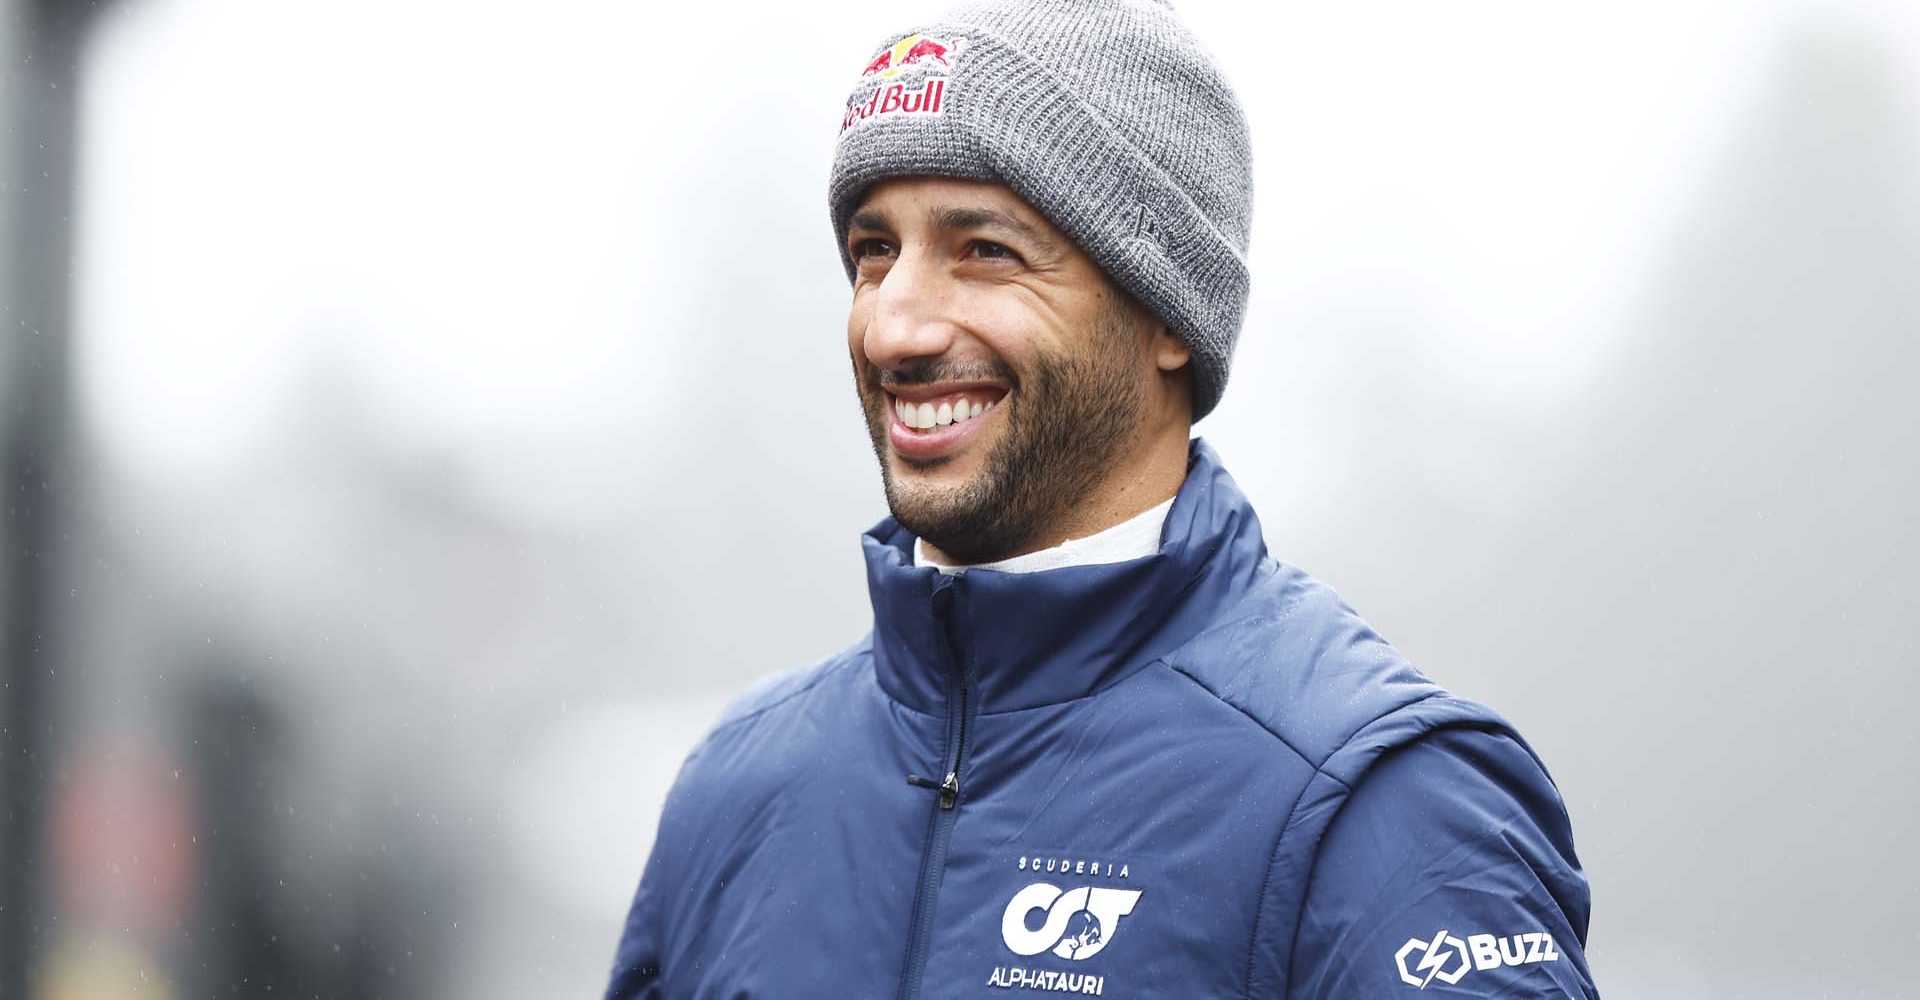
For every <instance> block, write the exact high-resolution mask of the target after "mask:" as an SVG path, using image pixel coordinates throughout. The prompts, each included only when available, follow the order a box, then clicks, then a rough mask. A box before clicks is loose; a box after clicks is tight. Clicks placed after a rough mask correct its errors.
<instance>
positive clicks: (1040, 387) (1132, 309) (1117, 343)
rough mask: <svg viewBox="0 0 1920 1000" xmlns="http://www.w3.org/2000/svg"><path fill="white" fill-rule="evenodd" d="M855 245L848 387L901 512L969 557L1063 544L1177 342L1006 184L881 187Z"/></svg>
mask: <svg viewBox="0 0 1920 1000" xmlns="http://www.w3.org/2000/svg"><path fill="white" fill-rule="evenodd" d="M847 252H848V254H849V256H850V257H851V258H852V259H853V260H854V262H855V263H856V265H857V269H858V274H857V276H856V279H855V281H854V289H853V305H852V309H851V311H850V313H849V315H848V318H847V340H848V347H849V349H850V353H851V355H852V360H853V368H854V381H855V384H856V385H857V387H858V388H859V391H860V399H861V404H862V407H863V408H864V410H865V412H866V418H867V426H868V430H869V432H870V434H871V435H872V438H873V447H874V452H875V454H876V455H877V456H878V458H879V460H880V471H881V478H882V480H883V482H884V485H885V487H886V494H887V503H888V506H889V507H890V508H891V509H892V511H893V514H894V517H895V518H896V519H898V520H899V522H900V523H901V524H902V525H903V526H905V527H906V528H907V529H908V530H909V531H912V532H913V533H915V534H916V535H919V536H921V537H922V538H924V539H926V540H927V541H929V542H931V543H933V544H934V545H935V546H937V547H938V548H939V549H940V550H941V551H943V552H945V553H946V554H947V555H948V556H950V557H952V558H954V559H958V560H960V561H962V562H981V561H986V560H991V559H997V558H1003V557H1005V556H1007V555H1011V554H1015V553H1018V552H1020V551H1026V550H1029V549H1030V548H1038V547H1042V545H1043V544H1053V543H1054V542H1057V541H1059V539H1058V538H1049V533H1050V532H1051V531H1053V530H1054V529H1055V527H1056V526H1057V525H1060V524H1062V523H1064V522H1066V521H1068V520H1069V519H1070V515H1071V512H1072V511H1073V509H1074V507H1075V505H1077V504H1080V503H1082V502H1083V501H1084V500H1085V499H1086V498H1087V496H1088V495H1089V494H1090V493H1091V492H1092V491H1093V490H1094V489H1095V488H1096V487H1097V486H1099V485H1100V483H1101V482H1102V481H1103V479H1104V478H1106V477H1107V476H1108V475H1110V474H1111V473H1112V471H1113V469H1114V468H1115V467H1116V466H1117V465H1118V464H1120V461H1121V459H1122V457H1123V456H1124V455H1125V454H1126V453H1127V452H1128V451H1129V449H1130V448H1131V447H1132V446H1133V445H1134V444H1136V443H1137V442H1138V441H1139V440H1140V439H1141V437H1142V435H1143V434H1144V433H1145V428H1146V427H1147V425H1148V424H1149V423H1150V422H1151V421H1152V419H1153V418H1154V417H1155V415H1156V413H1157V411H1158V409H1159V407H1160V403H1161V402H1162V400H1161V399H1160V396H1161V394H1160V393H1159V391H1158V390H1159V388H1160V386H1161V385H1162V380H1163V379H1164V378H1165V377H1166V376H1165V371H1166V369H1167V368H1168V367H1178V366H1179V365H1180V364H1184V362H1185V360H1186V350H1185V347H1184V345H1182V344H1180V342H1179V341H1178V339H1177V338H1174V337H1173V336H1172V335H1171V334H1169V333H1167V332H1166V329H1165V326H1164V325H1163V324H1160V323H1158V322H1157V321H1156V320H1155V319H1154V318H1153V317H1152V315H1151V314H1150V313H1148V312H1147V311H1146V310H1144V309H1142V308H1141V307H1140V306H1139V305H1138V304H1136V303H1134V302H1133V301H1132V300H1131V299H1130V298H1129V297H1127V296H1126V295H1125V294H1123V293H1122V292H1121V291H1120V290H1119V289H1118V288H1117V287H1115V286H1114V285H1113V284H1112V282H1111V281H1109V280H1108V279H1107V277H1106V276H1105V274H1104V273H1103V272H1101V270H1100V268H1099V267H1098V265H1096V264H1095V263H1094V262H1093V260H1092V258H1090V257H1088V256H1087V255H1086V254H1085V253H1084V252H1083V251H1081V250H1080V249H1079V248H1078V247H1076V246H1074V245H1073V243H1072V242H1071V241H1070V240H1068V239H1067V237H1066V236H1065V235H1063V234H1062V233H1061V232H1060V231H1059V230H1057V229H1055V228H1054V227H1053V225H1052V224H1051V223H1049V222H1048V221H1047V220H1046V219H1045V218H1044V217H1043V216H1041V215H1040V214H1039V213H1038V212H1036V211H1035V210H1034V209H1033V208H1032V207H1031V206H1029V205H1027V204H1026V203H1025V202H1024V201H1022V200H1021V199H1020V198H1019V197H1018V196H1016V195H1015V194H1013V192H1012V191H1010V190H1008V189H1007V188H1006V187H1004V186H1002V185H997V184H987V183H982V182H976V181H961V180H951V179H944V178H931V177H909V178H897V179H893V180H888V181H885V182H882V183H880V184H878V185H875V186H874V188H873V189H871V190H870V191H869V192H868V193H867V196H866V198H865V199H864V200H863V201H862V202H861V205H860V207H859V208H858V209H857V210H856V211H855V213H854V215H853V222H852V227H851V229H850V230H849V232H848V235H847ZM1182 374H1184V373H1182ZM1181 434H1182V437H1184V430H1182V432H1181Z"/></svg>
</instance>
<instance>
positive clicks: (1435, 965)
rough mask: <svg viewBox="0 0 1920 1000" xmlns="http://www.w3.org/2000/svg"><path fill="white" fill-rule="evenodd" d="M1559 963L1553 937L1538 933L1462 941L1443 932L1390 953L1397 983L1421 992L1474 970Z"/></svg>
mask: <svg viewBox="0 0 1920 1000" xmlns="http://www.w3.org/2000/svg"><path fill="white" fill-rule="evenodd" d="M1416 953H1418V954H1419V956H1420V960H1419V961H1418V962H1415V963H1414V964H1412V965H1408V964H1407V961H1408V959H1411V958H1412V957H1413V956H1414V955H1415V954H1416ZM1559 960H1560V952H1559V951H1558V950H1556V949H1555V948H1554V946H1553V935H1551V934H1546V933H1543V932H1540V931H1535V932H1533V933H1530V934H1514V935H1512V936H1509V937H1496V936H1494V935H1492V934H1469V935H1467V937H1466V939H1465V940H1462V939H1460V938H1457V937H1454V936H1453V935H1451V934H1448V933H1447V932H1446V931H1444V930H1443V931H1441V932H1440V933H1438V934H1435V935H1434V936H1433V939H1432V940H1430V941H1422V940H1421V939H1419V938H1412V939H1410V940H1408V941H1407V943H1406V944H1403V945H1401V946H1400V950H1399V951H1396V952H1394V953H1393V964H1394V966H1395V967H1396V968H1397V969H1398V970H1399V972H1400V981H1401V982H1403V983H1406V984H1407V985H1408V986H1417V987H1419V988H1421V989H1423V990H1424V989H1426V988H1427V984H1428V983H1431V982H1433V981H1434V980H1436V979H1438V980H1440V981H1441V982H1443V983H1446V984H1447V985H1448V986H1452V985H1454V984H1456V983H1458V982H1459V981H1460V979H1461V977H1462V976H1465V975H1466V974H1467V973H1469V972H1472V971H1474V970H1479V971H1481V972H1485V971H1486V970H1488V969H1497V968H1499V967H1500V966H1503V965H1509V966H1511V965H1531V964H1533V963H1535V962H1557V961H1559Z"/></svg>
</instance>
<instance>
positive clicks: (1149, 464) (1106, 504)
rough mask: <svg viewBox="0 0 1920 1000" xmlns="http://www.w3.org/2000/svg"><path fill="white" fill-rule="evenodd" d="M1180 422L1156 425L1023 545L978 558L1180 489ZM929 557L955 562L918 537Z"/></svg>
mask: <svg viewBox="0 0 1920 1000" xmlns="http://www.w3.org/2000/svg"><path fill="white" fill-rule="evenodd" d="M1190 429H1191V428H1190V426H1189V425H1188V424H1187V423H1186V422H1185V421H1179V422H1177V424H1176V423H1174V422H1169V423H1168V424H1166V425H1164V426H1162V427H1160V428H1158V429H1155V430H1154V431H1152V432H1151V433H1150V434H1149V435H1148V436H1147V439H1146V441H1145V442H1144V444H1143V445H1142V446H1141V447H1137V448H1133V449H1130V450H1129V451H1128V453H1127V455H1126V457H1125V458H1124V459H1122V460H1121V461H1120V462H1119V463H1118V464H1116V465H1115V466H1114V468H1113V471H1112V472H1111V473H1110V474H1109V475H1107V476H1106V477H1105V478H1104V479H1102V480H1101V481H1100V482H1099V484H1097V485H1096V486H1095V487H1094V488H1093V489H1092V490H1091V491H1090V492H1089V493H1088V494H1087V495H1086V496H1085V497H1083V498H1081V499H1080V500H1079V501H1077V502H1075V503H1072V504H1068V505H1067V509H1065V510H1062V511H1061V512H1060V514H1059V515H1058V516H1057V517H1056V518H1055V519H1054V520H1053V521H1052V522H1050V523H1049V524H1048V525H1047V526H1046V528H1044V529H1043V530H1041V531H1038V532H1035V533H1034V535H1033V537H1031V538H1029V539H1028V540H1027V541H1026V542H1025V543H1024V544H1022V545H1019V546H1016V547H1014V548H1012V549H1010V550H1008V551H1006V552H1003V553H1000V554H998V555H995V556H993V557H992V558H990V559H984V560H981V561H982V562H998V561H1000V560H1004V559H1012V558H1014V557H1015V556H1023V555H1026V554H1028V553H1030V552H1038V551H1040V550H1041V549H1050V548H1052V547H1054V546H1056V545H1059V544H1060V543H1061V542H1065V541H1069V540H1071V539H1075V538H1085V537H1087V536H1088V535H1093V534H1098V533H1099V532H1102V531H1105V530H1106V529H1108V528H1111V527H1113V526H1114V525H1116V524H1119V523H1120V522H1122V521H1125V520H1127V519H1128V518H1131V517H1134V516H1136V515H1138V514H1140V513H1141V512H1143V511H1145V510H1147V509H1149V508H1151V507H1154V506H1156V505H1158V504H1160V503H1161V502H1163V501H1165V500H1166V499H1167V498H1168V497H1171V496H1173V495H1174V494H1176V493H1179V492H1180V484H1181V483H1183V482H1185V481H1186V478H1187V435H1188V433H1189V431H1190ZM921 544H922V545H925V546H926V549H927V554H928V556H929V557H930V558H931V559H932V560H933V561H935V562H939V563H942V564H945V565H960V564H961V563H962V561H961V560H959V559H955V558H953V557H952V556H951V555H949V554H948V553H947V552H946V551H945V550H943V549H941V548H940V547H938V546H936V545H934V544H933V543H932V542H928V541H926V540H925V539H922V540H921Z"/></svg>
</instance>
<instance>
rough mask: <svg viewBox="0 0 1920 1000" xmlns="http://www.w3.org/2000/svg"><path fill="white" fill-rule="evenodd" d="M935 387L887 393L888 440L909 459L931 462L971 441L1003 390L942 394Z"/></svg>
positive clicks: (991, 388) (977, 389)
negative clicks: (968, 439)
mask: <svg viewBox="0 0 1920 1000" xmlns="http://www.w3.org/2000/svg"><path fill="white" fill-rule="evenodd" d="M930 389H937V387H925V388H922V387H917V386H916V387H912V388H903V390H902V393H901V394H898V395H896V394H894V393H888V394H887V401H888V403H889V404H891V408H892V410H893V419H892V420H891V421H890V422H889V423H890V426H889V427H888V431H889V433H888V438H889V439H890V440H891V441H892V443H893V446H894V449H895V450H896V451H898V452H899V453H900V454H901V455H903V456H905V457H910V458H933V457H937V456H939V455H941V454H943V453H946V452H949V451H952V450H953V449H954V448H956V447H958V446H959V445H960V444H961V443H962V442H963V441H964V440H965V439H967V438H968V437H971V436H972V435H973V433H974V432H975V431H976V430H978V429H979V428H980V427H981V426H983V425H984V424H986V422H987V419H986V418H987V417H989V416H991V415H992V413H993V411H994V410H995V409H997V408H998V407H999V405H1000V401H1001V400H1002V399H1003V398H1004V397H1005V396H1006V390H1005V389H1002V388H1000V387H998V386H977V387H969V388H965V389H957V390H949V391H946V392H937V391H928V390H930Z"/></svg>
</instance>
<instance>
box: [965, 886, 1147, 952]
mask: <svg viewBox="0 0 1920 1000" xmlns="http://www.w3.org/2000/svg"><path fill="white" fill-rule="evenodd" d="M1140 892H1141V890H1139V889H1106V888H1100V887H1082V888H1079V889H1072V890H1068V891H1064V892H1063V891H1061V890H1060V888H1059V887H1058V886H1053V885H1048V884H1047V883H1045V882H1035V883H1033V884H1032V885H1030V886H1027V887H1026V888H1025V889H1022V890H1020V891H1019V892H1016V893H1014V894H1013V899H1012V900H1010V901H1009V902H1008V903H1007V910H1006V912H1005V913H1003V914H1001V915H1000V936H1001V938H1002V939H1004V940H1005V941H1006V942H1007V947H1008V948H1010V949H1012V950H1013V953H1014V954H1016V955H1038V954H1040V953H1041V952H1043V951H1051V952H1053V953H1054V954H1055V955H1058V956H1059V957H1061V958H1066V959H1072V960H1074V961H1079V960H1081V959H1085V958H1092V957H1093V956H1095V955H1097V954H1099V953H1100V949H1102V948H1105V947H1106V946H1107V944H1108V943H1109V942H1111V941H1112V940H1113V935H1114V932H1115V930H1116V929H1117V928H1118V927H1119V925H1120V918H1121V917H1124V916H1126V915H1127V914H1129V913H1132V912H1133V907H1134V905H1135V904H1136V903H1138V902H1139V901H1140ZM1038 910H1044V911H1046V917H1045V919H1043V920H1042V921H1041V922H1040V926H1039V927H1037V928H1035V927H1029V926H1028V924H1029V923H1031V922H1032V921H1030V920H1029V919H1028V918H1029V917H1030V916H1031V915H1032V914H1033V913H1034V912H1035V911H1038Z"/></svg>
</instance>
